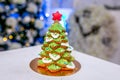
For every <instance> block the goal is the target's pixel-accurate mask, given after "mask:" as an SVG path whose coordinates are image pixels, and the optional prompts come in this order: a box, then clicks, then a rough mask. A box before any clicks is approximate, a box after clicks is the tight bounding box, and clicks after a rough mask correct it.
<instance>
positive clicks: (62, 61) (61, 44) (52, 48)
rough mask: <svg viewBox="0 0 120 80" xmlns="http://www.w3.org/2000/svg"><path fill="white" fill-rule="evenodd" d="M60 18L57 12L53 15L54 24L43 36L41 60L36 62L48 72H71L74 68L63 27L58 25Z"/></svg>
mask: <svg viewBox="0 0 120 80" xmlns="http://www.w3.org/2000/svg"><path fill="white" fill-rule="evenodd" d="M61 16H62V15H61V14H60V13H59V12H58V11H57V12H56V13H53V20H54V23H53V24H52V26H51V27H50V28H49V30H48V32H47V34H46V36H45V41H44V44H43V46H42V51H41V52H40V56H41V58H39V60H38V66H39V67H43V68H46V69H47V70H49V71H50V72H57V71H60V70H73V69H74V68H75V64H74V63H73V60H74V58H73V57H72V56H71V54H70V53H71V51H72V50H73V48H72V47H71V46H70V45H69V43H68V38H67V33H66V31H65V29H64V27H62V25H61V24H60V23H59V21H60V20H61Z"/></svg>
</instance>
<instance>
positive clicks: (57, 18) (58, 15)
mask: <svg viewBox="0 0 120 80" xmlns="http://www.w3.org/2000/svg"><path fill="white" fill-rule="evenodd" d="M52 15H53V18H52V19H53V20H54V21H60V20H61V17H62V14H60V13H59V11H57V12H56V13H53V14H52Z"/></svg>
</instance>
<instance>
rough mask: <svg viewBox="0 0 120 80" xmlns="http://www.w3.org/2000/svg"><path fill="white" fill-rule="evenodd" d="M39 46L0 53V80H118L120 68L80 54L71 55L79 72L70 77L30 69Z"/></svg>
mask: <svg viewBox="0 0 120 80" xmlns="http://www.w3.org/2000/svg"><path fill="white" fill-rule="evenodd" d="M40 47H41V46H34V47H29V48H22V49H16V50H11V51H3V52H0V80H48V79H49V80H120V66H119V65H117V64H113V63H110V62H107V61H104V60H101V59H98V58H95V57H92V56H88V55H85V54H83V53H81V52H77V51H73V52H72V55H73V56H74V57H75V59H76V60H77V61H79V62H80V64H81V70H80V71H78V72H77V73H75V74H73V75H71V76H65V77H51V76H44V75H41V74H38V73H36V72H34V71H33V70H31V69H30V67H29V63H30V62H31V60H33V59H34V58H36V57H39V55H38V53H39V52H40V51H41V48H40Z"/></svg>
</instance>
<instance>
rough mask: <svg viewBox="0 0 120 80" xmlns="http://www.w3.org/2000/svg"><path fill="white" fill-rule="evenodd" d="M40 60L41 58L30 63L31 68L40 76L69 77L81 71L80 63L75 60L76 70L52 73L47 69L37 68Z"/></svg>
mask: <svg viewBox="0 0 120 80" xmlns="http://www.w3.org/2000/svg"><path fill="white" fill-rule="evenodd" d="M38 60H39V58H35V59H33V60H32V61H31V62H30V68H31V69H32V70H33V71H35V72H37V73H39V74H43V75H48V76H68V75H72V74H74V73H76V72H77V71H79V70H80V68H81V65H80V63H79V62H78V61H76V60H74V61H73V62H74V64H75V66H76V68H75V69H73V70H60V71H58V72H50V71H49V70H47V69H46V68H42V67H38V66H37V61H38Z"/></svg>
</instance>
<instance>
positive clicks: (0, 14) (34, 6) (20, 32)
mask: <svg viewBox="0 0 120 80" xmlns="http://www.w3.org/2000/svg"><path fill="white" fill-rule="evenodd" d="M47 17H48V15H47V16H46V3H45V0H0V51H1V50H7V49H14V48H20V47H25V46H32V45H36V44H40V43H43V39H44V35H45V32H46V30H47V26H46V24H45V21H46V20H47ZM11 44H12V45H11Z"/></svg>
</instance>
